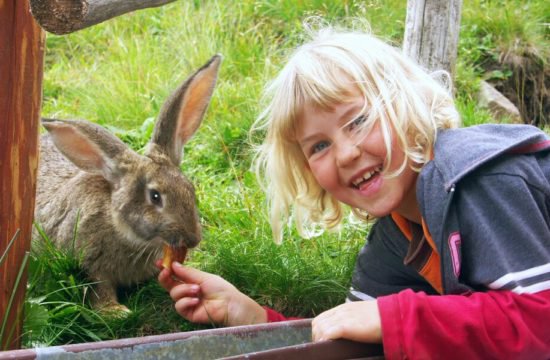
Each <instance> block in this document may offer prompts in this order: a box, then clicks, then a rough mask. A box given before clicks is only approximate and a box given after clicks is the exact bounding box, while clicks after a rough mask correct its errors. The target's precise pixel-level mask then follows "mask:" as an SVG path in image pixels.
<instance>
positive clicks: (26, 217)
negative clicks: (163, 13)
mask: <svg viewBox="0 0 550 360" xmlns="http://www.w3.org/2000/svg"><path fill="white" fill-rule="evenodd" d="M0 39H2V40H1V41H0V59H1V61H0V79H2V80H1V81H0V114H1V116H0V256H2V254H4V252H5V250H6V248H7V246H8V244H9V243H10V240H11V239H12V238H13V237H14V235H15V234H16V233H18V236H17V239H16V240H15V242H14V243H13V246H11V248H10V249H9V251H8V252H7V255H6V257H5V258H4V261H3V262H2V264H0V330H1V327H2V324H4V327H5V329H4V332H3V333H2V338H1V339H0V349H15V348H18V347H19V346H20V335H21V329H22V317H21V316H22V310H23V303H24V298H25V288H26V282H27V275H26V271H23V272H22V275H21V277H20V282H19V285H18V286H17V287H15V284H16V280H17V278H18V275H19V270H20V269H21V268H22V266H21V265H22V262H23V259H24V256H25V253H26V252H27V251H28V250H29V249H30V239H31V232H32V221H33V212H34V194H35V188H36V170H37V166H38V126H39V118H40V105H41V100H42V73H43V58H44V56H43V55H44V32H43V31H42V30H41V29H40V27H39V26H38V25H37V24H36V22H35V21H34V19H33V18H32V16H31V15H30V11H29V4H28V2H27V1H21V0H0ZM12 295H13V296H12ZM10 301H11V304H12V305H11V308H10V311H7V310H8V305H9V304H10Z"/></svg>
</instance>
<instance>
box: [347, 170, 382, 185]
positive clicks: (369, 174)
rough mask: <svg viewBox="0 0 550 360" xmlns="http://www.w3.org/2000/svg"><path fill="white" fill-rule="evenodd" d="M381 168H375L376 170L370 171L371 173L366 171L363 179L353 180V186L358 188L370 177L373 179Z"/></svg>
mask: <svg viewBox="0 0 550 360" xmlns="http://www.w3.org/2000/svg"><path fill="white" fill-rule="evenodd" d="M380 170H381V168H380V167H377V168H376V169H374V170H371V171H367V172H366V173H365V174H364V175H363V177H361V178H359V179H357V180H355V181H354V182H353V186H355V187H359V185H360V184H361V183H363V182H365V181H368V180H369V179H370V178H371V177H373V176H374V175H375V174H378V173H379V172H380Z"/></svg>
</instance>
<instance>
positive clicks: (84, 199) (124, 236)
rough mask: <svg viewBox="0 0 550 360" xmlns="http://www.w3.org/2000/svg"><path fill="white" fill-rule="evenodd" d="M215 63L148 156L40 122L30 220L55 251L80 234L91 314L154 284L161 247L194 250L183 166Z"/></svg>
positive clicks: (80, 124) (93, 133) (192, 204)
mask: <svg viewBox="0 0 550 360" xmlns="http://www.w3.org/2000/svg"><path fill="white" fill-rule="evenodd" d="M220 61H221V58H220V57H219V56H217V55H216V56H214V57H213V58H212V59H211V60H210V61H209V62H208V63H207V64H206V65H204V66H203V67H202V68H200V69H199V70H197V72H195V73H194V74H193V75H191V76H190V77H189V78H188V79H187V80H186V81H185V82H184V83H183V84H182V85H181V86H180V87H179V88H178V89H177V90H176V91H175V92H174V93H173V94H172V95H171V96H170V97H169V99H167V101H166V102H165V104H164V106H163V108H162V110H161V113H160V115H159V118H158V119H157V123H156V125H155V130H154V131H153V135H152V137H151V141H150V142H149V145H148V148H147V150H146V152H145V154H144V155H139V154H137V153H136V152H134V151H132V150H131V149H130V148H129V147H128V146H126V145H125V144H124V143H123V142H122V141H120V140H119V139H118V138H116V137H115V136H113V135H112V134H110V133H109V132H108V131H107V130H105V129H104V128H102V127H100V126H98V125H96V124H93V123H90V122H87V121H66V120H64V121H62V120H47V119H43V125H44V127H45V128H46V129H47V130H48V133H47V134H45V135H43V136H42V137H41V139H40V166H39V174H38V187H37V195H36V210H35V220H36V222H37V223H38V224H39V225H40V226H41V227H42V228H43V230H44V232H45V233H46V235H48V237H49V238H50V239H51V240H52V241H54V243H55V244H56V245H57V246H59V247H68V246H72V244H73V238H74V231H75V228H76V229H77V233H76V242H75V246H76V249H77V250H81V251H82V254H83V262H82V267H83V269H84V270H85V271H86V272H87V274H88V275H89V277H90V278H91V279H92V280H94V281H97V282H98V284H97V285H96V286H95V294H94V299H93V300H94V301H93V302H94V304H95V306H97V307H101V308H115V309H117V308H118V309H124V307H123V306H121V305H119V304H118V301H117V297H116V290H117V287H119V286H128V285H132V284H135V283H139V282H142V281H144V280H147V279H150V278H151V277H153V276H155V274H157V272H158V270H157V268H156V267H155V265H154V262H155V260H157V259H159V258H160V257H162V246H163V244H164V243H168V244H171V245H174V246H185V247H188V248H191V247H194V246H196V245H197V244H198V243H199V241H200V238H201V235H200V224H199V217H198V210H197V208H196V199H195V193H194V188H193V185H192V184H191V182H190V181H189V180H188V179H187V178H186V177H185V176H184V175H183V174H182V173H181V171H180V168H179V166H180V163H181V159H182V149H183V145H184V144H185V143H186V142H187V141H188V140H189V139H190V138H191V137H192V136H193V134H194V133H195V131H196V130H197V129H198V127H199V125H200V123H201V121H202V118H203V116H204V112H205V111H206V108H207V107H208V104H209V102H210V98H211V95H212V92H213V89H214V85H215V82H216V79H217V74H218V69H219V64H220Z"/></svg>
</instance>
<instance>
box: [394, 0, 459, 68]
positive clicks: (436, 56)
mask: <svg viewBox="0 0 550 360" xmlns="http://www.w3.org/2000/svg"><path fill="white" fill-rule="evenodd" d="M461 9H462V0H408V1H407V19H406V22H405V36H404V39H403V51H404V52H405V54H407V55H408V56H410V57H411V58H413V59H415V60H416V61H417V62H418V63H419V64H420V65H422V66H423V67H425V68H426V69H428V70H429V71H435V70H445V71H447V72H448V73H450V74H451V76H452V77H454V71H455V69H454V68H455V63H456V55H457V46H458V34H459V32H460V13H461Z"/></svg>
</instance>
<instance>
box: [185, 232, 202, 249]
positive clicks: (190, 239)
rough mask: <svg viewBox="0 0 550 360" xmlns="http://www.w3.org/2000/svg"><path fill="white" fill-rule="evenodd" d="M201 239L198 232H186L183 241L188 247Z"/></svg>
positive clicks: (195, 244)
mask: <svg viewBox="0 0 550 360" xmlns="http://www.w3.org/2000/svg"><path fill="white" fill-rule="evenodd" d="M200 241H201V236H200V233H199V234H193V233H187V234H185V236H184V239H183V242H184V243H185V245H186V246H187V247H188V248H192V247H195V246H197V245H198V244H199V242H200Z"/></svg>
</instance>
